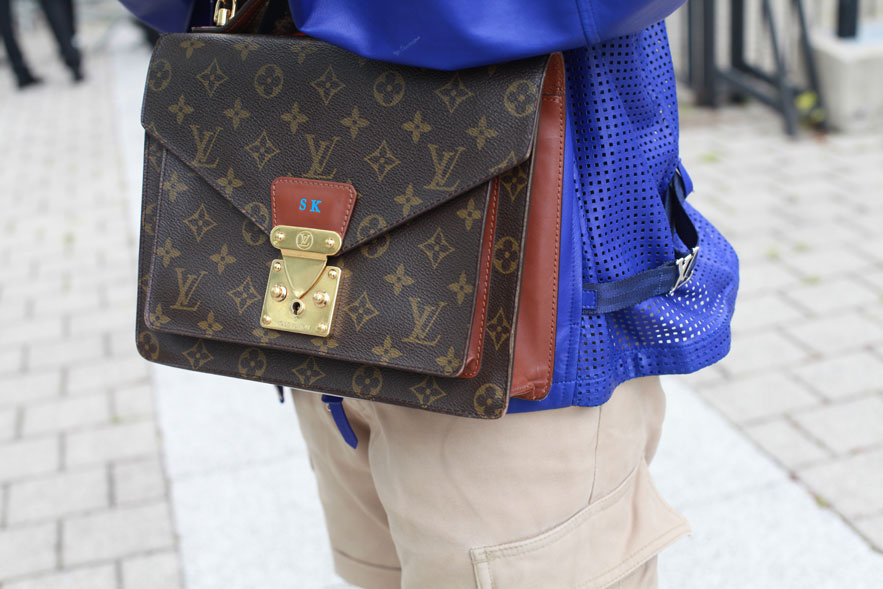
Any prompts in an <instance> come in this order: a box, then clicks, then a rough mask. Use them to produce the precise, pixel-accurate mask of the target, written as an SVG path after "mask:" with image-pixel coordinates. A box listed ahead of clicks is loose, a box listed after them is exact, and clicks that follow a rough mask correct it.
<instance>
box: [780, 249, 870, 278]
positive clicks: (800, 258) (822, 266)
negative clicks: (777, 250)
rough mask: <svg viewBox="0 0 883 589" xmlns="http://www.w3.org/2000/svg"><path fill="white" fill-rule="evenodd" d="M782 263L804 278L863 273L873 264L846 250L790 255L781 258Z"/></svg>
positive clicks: (827, 250) (826, 250) (863, 257)
mask: <svg viewBox="0 0 883 589" xmlns="http://www.w3.org/2000/svg"><path fill="white" fill-rule="evenodd" d="M782 263H783V264H785V265H786V266H788V267H789V268H791V269H793V270H795V271H797V272H799V273H800V274H801V275H802V276H806V277H821V276H824V277H828V276H844V275H847V274H850V273H853V272H858V273H864V272H865V271H867V270H869V269H870V268H871V267H872V266H873V262H872V261H871V260H869V259H868V258H866V257H865V256H863V255H861V254H858V253H855V252H852V251H850V250H846V249H837V250H834V249H824V250H821V251H811V252H802V253H798V254H792V255H789V256H786V257H785V258H783V259H782Z"/></svg>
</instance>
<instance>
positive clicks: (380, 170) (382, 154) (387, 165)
mask: <svg viewBox="0 0 883 589" xmlns="http://www.w3.org/2000/svg"><path fill="white" fill-rule="evenodd" d="M365 161H366V162H368V164H370V166H371V167H372V168H374V171H375V172H376V173H377V181H378V182H383V178H384V176H386V173H387V172H389V171H390V170H391V169H393V168H394V167H396V166H397V165H399V163H401V162H400V160H399V159H398V158H397V157H396V156H394V155H393V154H392V152H391V151H390V150H389V146H388V145H387V144H386V139H384V140H383V141H382V142H381V143H380V146H379V147H378V148H377V149H375V150H374V153H372V154H371V155H369V156H366V157H365Z"/></svg>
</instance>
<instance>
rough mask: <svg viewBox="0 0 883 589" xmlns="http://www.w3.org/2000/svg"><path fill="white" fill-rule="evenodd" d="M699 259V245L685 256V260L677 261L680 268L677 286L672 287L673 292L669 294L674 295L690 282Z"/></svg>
mask: <svg viewBox="0 0 883 589" xmlns="http://www.w3.org/2000/svg"><path fill="white" fill-rule="evenodd" d="M698 259H699V246H698V245H697V246H696V247H694V248H693V249H692V250H690V253H689V254H687V255H686V256H684V257H683V258H678V259H677V260H675V264H676V265H677V267H678V279H677V281H676V282H675V285H674V286H673V287H671V290H670V291H668V294H674V292H675V291H676V290H677V289H678V288H679V287H681V286H683V285H684V284H686V283H687V282H689V281H690V278H692V277H693V270H694V269H695V268H696V260H698Z"/></svg>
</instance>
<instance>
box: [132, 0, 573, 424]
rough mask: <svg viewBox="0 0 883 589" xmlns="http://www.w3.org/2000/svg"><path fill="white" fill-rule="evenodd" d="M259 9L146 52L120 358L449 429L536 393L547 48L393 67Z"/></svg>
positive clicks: (546, 262) (557, 127) (549, 370)
mask: <svg viewBox="0 0 883 589" xmlns="http://www.w3.org/2000/svg"><path fill="white" fill-rule="evenodd" d="M282 4H285V3H282ZM217 6H218V7H219V8H218V11H220V14H218V11H216V16H218V19H217V20H216V22H219V23H225V22H226V21H227V20H228V19H229V18H230V17H231V14H230V12H231V10H232V7H231V6H228V3H224V2H219V3H218V5H217ZM273 6H274V4H273V3H269V4H268V3H267V2H265V1H259V0H251V1H250V2H246V3H245V4H243V5H242V6H241V7H240V8H239V10H238V13H237V14H235V15H232V16H233V19H232V20H231V21H230V22H229V23H226V24H224V26H221V27H215V28H204V29H199V30H196V31H195V32H192V33H186V34H168V35H164V36H162V37H161V38H160V40H159V42H158V43H157V45H156V47H155V50H154V52H153V55H152V57H151V60H150V67H149V71H148V77H147V82H146V85H145V91H144V104H143V109H142V124H143V127H144V129H145V156H144V183H143V199H142V213H141V235H140V253H139V277H140V280H139V290H138V311H137V313H138V315H137V334H136V338H137V346H138V350H139V352H140V354H141V355H142V356H143V357H144V358H146V359H147V360H150V361H152V362H158V363H162V364H167V365H171V366H176V367H180V368H184V369H189V370H196V371H201V372H207V373H213V374H221V375H226V376H230V377H235V378H242V379H249V380H257V381H262V382H267V383H271V384H274V385H279V386H285V387H295V388H299V389H305V390H309V391H313V392H317V393H323V394H325V395H333V396H336V397H357V398H362V399H370V400H373V401H378V402H384V403H393V404H398V405H403V406H407V407H413V408H419V409H424V410H428V411H435V412H440V413H447V414H452V415H460V416H466V417H475V418H486V419H493V418H499V417H500V416H502V415H503V414H504V413H505V412H506V409H507V405H508V402H509V399H510V398H514V397H520V398H525V399H531V400H540V399H543V398H544V397H545V395H546V394H547V393H548V391H549V387H550V386H551V381H552V375H553V361H554V352H555V333H556V311H557V292H558V262H559V247H560V223H561V204H562V203H561V198H562V181H563V179H562V170H563V159H564V141H565V118H566V102H565V90H564V88H565V85H564V65H563V60H562V56H561V54H558V53H555V54H551V55H545V56H540V57H534V58H529V59H523V60H519V61H514V62H509V63H501V64H496V65H491V66H487V67H476V68H469V69H464V70H459V71H440V70H429V69H425V68H417V67H408V66H402V65H397V64H391V63H385V62H380V61H375V60H370V59H365V58H362V57H359V56H358V55H355V54H353V53H350V52H348V51H345V50H343V49H341V48H338V47H335V46H333V45H330V44H328V43H325V42H322V41H319V40H316V39H312V38H308V37H305V36H302V35H297V34H296V31H294V30H293V27H292V25H291V23H290V17H287V15H286V14H284V13H283V14H278V13H274V12H273ZM277 12H278V11H277ZM286 17H287V18H286ZM266 32H272V33H274V34H262V33H266Z"/></svg>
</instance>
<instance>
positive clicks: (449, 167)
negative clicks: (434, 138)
mask: <svg viewBox="0 0 883 589" xmlns="http://www.w3.org/2000/svg"><path fill="white" fill-rule="evenodd" d="M464 151H466V148H465V147H458V148H457V151H442V152H441V155H440V156H439V153H438V145H435V144H433V143H430V144H429V153H430V154H431V155H432V166H433V167H434V168H435V175H434V176H433V177H432V182H430V183H429V184H427V185H426V186H424V187H423V188H428V189H430V190H444V191H445V192H452V191H454V190H457V186H458V185H459V184H460V181H459V180H457V181H456V182H454V183H453V184H448V179H449V178H450V177H451V172H452V171H453V170H454V166H455V165H457V160H458V159H460V154H461V153H463V152H464Z"/></svg>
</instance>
